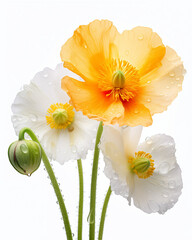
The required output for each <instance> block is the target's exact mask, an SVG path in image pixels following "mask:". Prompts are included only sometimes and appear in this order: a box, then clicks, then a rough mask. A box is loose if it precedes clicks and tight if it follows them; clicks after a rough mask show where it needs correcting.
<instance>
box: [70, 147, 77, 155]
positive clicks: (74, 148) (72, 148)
mask: <svg viewBox="0 0 192 240" xmlns="http://www.w3.org/2000/svg"><path fill="white" fill-rule="evenodd" d="M71 151H72V152H73V153H76V152H77V149H76V146H74V145H73V146H71Z"/></svg>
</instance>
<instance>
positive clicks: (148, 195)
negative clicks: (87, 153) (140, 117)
mask: <svg viewBox="0 0 192 240" xmlns="http://www.w3.org/2000/svg"><path fill="white" fill-rule="evenodd" d="M141 131H142V127H141V126H138V127H134V128H131V127H127V128H119V127H112V126H105V127H104V131H103V135H102V139H101V143H100V148H101V150H102V152H103V154H104V160H105V174H106V176H107V177H108V178H109V179H110V184H111V188H112V190H113V191H114V192H115V193H116V194H119V195H122V196H123V197H125V198H126V199H128V201H129V204H131V199H133V202H134V205H135V206H136V207H138V208H140V209H141V210H143V211H144V212H146V213H152V212H159V213H161V214H163V213H164V212H166V211H167V210H168V209H170V208H171V207H173V205H174V204H175V203H176V202H177V200H178V198H179V196H180V194H181V189H182V178H181V170H180V168H179V166H178V164H177V162H176V157H175V151H176V150H175V143H174V140H173V138H172V137H170V136H167V135H164V134H158V135H154V136H152V137H150V138H147V139H146V140H145V142H144V143H142V144H140V145H139V146H138V142H139V139H140V135H141Z"/></svg>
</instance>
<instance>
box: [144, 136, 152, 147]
mask: <svg viewBox="0 0 192 240" xmlns="http://www.w3.org/2000/svg"><path fill="white" fill-rule="evenodd" d="M145 141H146V143H147V144H148V145H151V144H152V140H151V138H150V137H147V138H146V139H145Z"/></svg>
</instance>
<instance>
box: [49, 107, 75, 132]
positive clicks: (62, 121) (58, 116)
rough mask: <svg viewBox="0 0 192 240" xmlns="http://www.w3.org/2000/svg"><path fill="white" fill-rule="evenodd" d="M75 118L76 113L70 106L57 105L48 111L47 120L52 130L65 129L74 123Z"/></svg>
mask: <svg viewBox="0 0 192 240" xmlns="http://www.w3.org/2000/svg"><path fill="white" fill-rule="evenodd" d="M74 116H75V112H74V111H73V107H72V106H71V105H70V104H68V103H65V104H62V103H56V104H52V105H51V106H50V107H49V109H48V110H47V116H46V120H47V124H48V125H50V127H51V128H55V129H65V128H67V127H68V126H69V125H70V124H71V123H72V122H73V120H74Z"/></svg>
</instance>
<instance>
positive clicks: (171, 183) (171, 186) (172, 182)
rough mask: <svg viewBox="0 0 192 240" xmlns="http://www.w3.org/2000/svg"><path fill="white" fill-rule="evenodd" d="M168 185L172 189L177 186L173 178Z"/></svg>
mask: <svg viewBox="0 0 192 240" xmlns="http://www.w3.org/2000/svg"><path fill="white" fill-rule="evenodd" d="M168 186H169V188H171V189H173V188H175V186H176V183H175V181H173V180H171V181H169V183H168Z"/></svg>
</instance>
